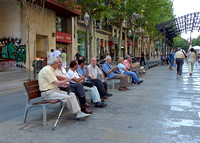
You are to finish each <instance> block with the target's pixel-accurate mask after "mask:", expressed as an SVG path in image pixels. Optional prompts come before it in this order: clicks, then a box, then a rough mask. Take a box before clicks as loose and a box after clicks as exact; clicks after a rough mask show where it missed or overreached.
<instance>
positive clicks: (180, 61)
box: [174, 48, 185, 75]
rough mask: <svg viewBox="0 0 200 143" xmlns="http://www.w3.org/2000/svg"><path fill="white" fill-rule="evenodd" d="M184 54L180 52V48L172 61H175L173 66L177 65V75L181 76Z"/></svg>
mask: <svg viewBox="0 0 200 143" xmlns="http://www.w3.org/2000/svg"><path fill="white" fill-rule="evenodd" d="M184 58H185V56H184V54H183V52H181V48H178V51H177V52H176V53H175V56H174V59H175V64H177V75H181V74H182V66H183V63H184Z"/></svg>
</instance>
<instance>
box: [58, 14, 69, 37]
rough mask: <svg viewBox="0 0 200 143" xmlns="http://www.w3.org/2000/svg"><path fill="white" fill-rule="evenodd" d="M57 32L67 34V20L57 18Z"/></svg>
mask: <svg viewBox="0 0 200 143" xmlns="http://www.w3.org/2000/svg"><path fill="white" fill-rule="evenodd" d="M56 31H60V32H65V33H66V32H67V31H66V20H65V18H63V17H60V16H56Z"/></svg>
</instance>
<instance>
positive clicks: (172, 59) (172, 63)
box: [169, 49, 174, 70]
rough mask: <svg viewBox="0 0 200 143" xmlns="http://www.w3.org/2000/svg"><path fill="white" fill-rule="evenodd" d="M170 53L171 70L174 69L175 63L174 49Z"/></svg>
mask: <svg viewBox="0 0 200 143" xmlns="http://www.w3.org/2000/svg"><path fill="white" fill-rule="evenodd" d="M169 55H170V57H169V61H170V67H169V69H170V70H173V68H172V67H173V65H174V49H171V52H169Z"/></svg>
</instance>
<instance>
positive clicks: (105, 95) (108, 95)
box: [103, 92, 112, 97]
mask: <svg viewBox="0 0 200 143" xmlns="http://www.w3.org/2000/svg"><path fill="white" fill-rule="evenodd" d="M111 96H112V94H111V93H108V92H106V93H105V94H104V95H103V97H111Z"/></svg>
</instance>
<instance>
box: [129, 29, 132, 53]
mask: <svg viewBox="0 0 200 143" xmlns="http://www.w3.org/2000/svg"><path fill="white" fill-rule="evenodd" d="M131 35H132V32H131V30H129V31H128V37H129V43H128V55H129V54H130V41H131Z"/></svg>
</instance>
